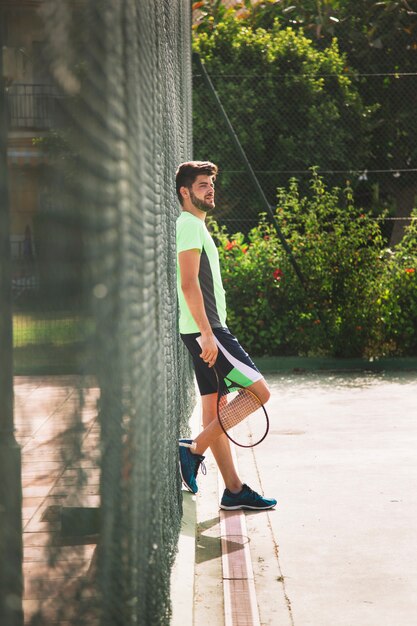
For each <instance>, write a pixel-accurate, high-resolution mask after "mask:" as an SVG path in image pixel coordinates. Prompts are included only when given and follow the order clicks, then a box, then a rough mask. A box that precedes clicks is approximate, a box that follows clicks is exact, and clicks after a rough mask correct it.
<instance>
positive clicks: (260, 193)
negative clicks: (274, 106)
mask: <svg viewBox="0 0 417 626" xmlns="http://www.w3.org/2000/svg"><path fill="white" fill-rule="evenodd" d="M193 57H194V60H195V62H196V63H197V66H198V68H199V69H200V71H201V75H202V77H203V79H204V82H205V83H206V85H207V87H208V89H209V91H210V92H211V94H212V95H213V98H214V100H215V102H216V104H217V108H218V109H219V112H220V114H221V116H222V118H223V120H224V122H225V124H226V127H227V130H228V132H229V135H230V139H231V140H232V142H233V145H234V146H235V148H236V151H237V153H238V155H239V157H240V159H241V161H242V163H243V165H244V166H245V169H246V171H247V173H248V175H249V178H250V179H251V181H252V183H253V185H254V187H255V189H256V191H257V193H258V196H259V198H260V200H261V202H262V204H263V206H264V208H265V209H266V211H267V213H269V217H270V218H271V220H272V223H273V225H274V228H275V230H276V231H277V235H278V238H279V240H280V241H281V243H282V246H283V248H284V250H285V252H286V253H287V254H288V256H289V259H290V261H291V265H292V266H293V268H294V271H295V273H296V274H297V277H298V279H299V281H300V283H301V284H302V285H303V287H304V288H306V285H307V283H306V280H305V278H304V276H303V274H302V272H301V269H300V266H299V265H298V263H297V261H296V260H295V258H294V255H293V253H292V250H291V248H290V246H289V245H288V243H287V240H286V239H285V237H284V234H283V232H282V230H281V228H280V227H279V224H278V221H277V218H276V217H275V213H274V211H273V209H272V207H271V205H270V204H269V202H268V199H267V197H266V195H265V193H264V190H263V189H262V187H261V185H260V183H259V180H258V178H257V176H256V174H255V172H254V171H253V168H252V166H251V164H250V162H249V159H248V157H247V156H246V153H245V151H244V149H243V148H242V144H241V143H240V141H239V138H238V136H237V135H236V133H235V129H234V128H233V126H232V123H231V121H230V119H229V116H228V115H227V113H226V111H225V109H224V107H223V104H222V102H221V100H220V98H219V96H218V93H217V91H216V90H215V88H214V85H213V83H212V81H211V78H210V76H209V75H208V73H207V70H206V68H205V67H204V63H203V62H202V61H201V59H200V57H199V55H198V54H196V53H194V54H193Z"/></svg>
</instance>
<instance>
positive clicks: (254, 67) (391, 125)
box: [193, 44, 417, 243]
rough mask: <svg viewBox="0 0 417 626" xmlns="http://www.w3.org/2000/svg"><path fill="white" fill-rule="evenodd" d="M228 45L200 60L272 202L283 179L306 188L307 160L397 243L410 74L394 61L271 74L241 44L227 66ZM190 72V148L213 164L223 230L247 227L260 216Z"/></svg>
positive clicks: (407, 158)
mask: <svg viewBox="0 0 417 626" xmlns="http://www.w3.org/2000/svg"><path fill="white" fill-rule="evenodd" d="M227 45H228V44H224V46H225V49H224V50H223V49H222V47H221V44H219V45H218V47H217V48H214V49H213V50H211V56H207V58H204V54H203V55H202V60H203V62H204V63H205V67H206V70H207V72H208V74H209V76H210V78H211V81H212V83H213V85H214V88H215V90H216V92H217V94H218V96H219V98H220V100H221V102H222V104H223V107H224V109H225V111H226V113H227V115H228V117H229V118H230V120H231V123H232V125H233V127H234V129H235V132H236V134H237V136H238V138H239V140H240V142H241V143H242V146H243V149H244V150H245V153H246V155H247V157H248V160H249V162H250V164H251V166H252V168H253V170H254V172H255V174H256V176H257V177H258V179H259V182H260V184H261V186H262V188H263V190H264V192H265V194H266V195H267V198H268V200H269V202H270V203H271V205H273V206H276V199H277V194H276V191H277V188H279V187H287V186H288V182H289V180H290V179H291V178H296V179H297V180H298V181H299V188H300V191H301V192H307V193H308V189H309V181H310V179H311V168H312V167H317V169H318V172H319V174H320V175H321V176H323V178H324V180H325V182H326V184H327V185H328V186H329V187H340V188H345V187H346V185H347V184H349V186H351V187H352V189H353V191H354V194H355V202H356V204H357V205H358V207H361V208H362V209H365V210H368V211H369V212H370V213H372V214H373V215H375V217H376V218H377V217H378V216H379V215H380V214H381V213H382V212H383V211H386V215H387V217H388V218H389V220H388V221H387V224H386V228H385V230H386V233H387V237H388V238H391V241H392V243H397V242H398V241H399V240H400V239H401V237H402V234H403V229H404V226H405V225H406V224H407V223H410V220H409V216H410V213H411V210H412V209H413V208H414V207H415V206H416V197H417V156H416V150H415V145H416V144H415V139H416V132H417V129H416V126H415V120H414V115H413V113H412V105H411V103H412V102H414V101H415V98H416V94H417V74H416V73H410V72H404V73H401V68H395V69H396V71H394V68H393V71H387V72H386V73H375V74H362V73H359V72H349V71H346V72H343V74H313V73H309V74H304V73H299V72H297V70H296V69H294V70H293V71H291V72H288V73H280V71H279V70H276V71H275V73H273V74H271V72H268V71H267V70H263V68H262V65H265V64H266V61H265V59H264V60H263V63H261V60H260V59H259V58H256V61H254V59H253V58H252V56H251V53H250V52H249V48H250V46H249V45H248V46H247V50H248V52H246V55H247V59H246V63H247V64H246V65H245V63H244V60H245V57H244V55H245V49H244V46H243V45H242V44H240V45H241V49H242V50H243V51H242V52H241V53H240V55H241V57H239V56H238V55H237V53H236V58H235V67H234V68H233V67H232V64H233V61H232V60H231V58H229V57H230V55H231V54H232V53H231V52H230V50H229V49H228V48H227V47H226V46H227ZM237 45H238V44H236V46H237ZM292 62H294V60H292ZM288 63H290V62H288ZM231 68H232V69H231ZM193 81H194V82H193V84H194V124H195V125H194V130H195V132H194V147H195V148H194V149H195V156H196V158H203V157H204V158H206V157H207V155H208V156H209V157H210V158H211V159H212V160H214V161H215V162H216V163H218V164H219V166H220V170H221V173H222V176H221V178H219V184H218V206H219V212H218V214H217V216H218V218H219V220H220V222H221V223H223V224H225V225H226V226H227V228H228V229H229V231H230V232H236V231H243V232H246V231H247V230H248V229H250V228H251V227H253V226H255V225H256V224H257V223H258V215H259V212H260V211H262V207H261V206H260V204H259V202H258V200H257V197H256V191H255V189H254V187H253V185H252V183H251V182H250V180H249V179H248V177H247V175H246V171H245V169H244V167H242V163H241V161H240V160H239V157H238V154H237V153H236V151H235V150H234V147H233V143H232V142H231V141H230V137H229V135H228V133H227V128H226V125H225V123H224V120H223V119H222V118H221V116H219V114H218V110H217V109H216V107H215V106H213V98H212V96H211V94H210V93H208V90H207V86H206V84H205V83H204V79H203V76H202V74H201V71H200V70H199V67H198V64H195V65H194V68H193ZM345 88H347V89H348V92H349V95H348V96H347V95H346V94H347V92H345V91H344V90H345ZM315 90H316V91H315ZM404 103H409V106H408V109H406V107H405V106H404ZM381 111H382V112H381ZM207 158H208V157H207Z"/></svg>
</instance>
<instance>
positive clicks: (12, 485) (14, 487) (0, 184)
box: [0, 29, 23, 626]
mask: <svg viewBox="0 0 417 626" xmlns="http://www.w3.org/2000/svg"><path fill="white" fill-rule="evenodd" d="M2 53H3V42H2V39H1V29H0V624H1V626H22V625H23V608H22V594H23V573H22V559H23V548H22V480H21V455H20V447H19V445H18V444H17V442H16V440H15V436H14V422H13V325H12V289H11V275H12V272H11V252H10V214H9V189H8V175H7V118H6V111H7V108H6V104H7V103H6V90H5V84H4V78H3V54H2Z"/></svg>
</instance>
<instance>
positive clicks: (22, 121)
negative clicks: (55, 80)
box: [7, 84, 62, 130]
mask: <svg viewBox="0 0 417 626" xmlns="http://www.w3.org/2000/svg"><path fill="white" fill-rule="evenodd" d="M61 100H62V96H60V94H59V93H58V91H57V89H56V88H55V86H54V85H47V84H43V85H34V84H26V85H25V84H19V85H11V87H9V89H8V92H7V106H8V116H9V128H11V129H16V128H27V129H37V130H44V129H45V130H47V129H50V128H53V127H56V126H57V124H58V122H59V119H60V117H61V115H60V114H61V107H60V101H61Z"/></svg>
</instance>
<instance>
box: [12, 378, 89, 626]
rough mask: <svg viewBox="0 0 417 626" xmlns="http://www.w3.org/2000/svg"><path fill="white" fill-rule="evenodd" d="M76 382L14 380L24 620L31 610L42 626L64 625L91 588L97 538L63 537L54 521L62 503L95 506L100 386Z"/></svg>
mask: <svg viewBox="0 0 417 626" xmlns="http://www.w3.org/2000/svg"><path fill="white" fill-rule="evenodd" d="M78 382H79V379H77V378H76V377H70V376H54V377H53V378H50V379H48V378H45V377H42V378H37V377H30V378H26V377H16V378H15V389H14V391H15V427H16V439H17V441H18V443H19V444H20V445H21V448H22V484H23V510H22V517H23V548H24V564H23V570H24V583H25V591H24V600H23V607H24V612H25V623H26V624H29V623H30V621H31V620H32V619H33V618H34V617H35V616H36V615H38V616H39V618H38V619H40V620H41V622H39V623H42V624H43V623H45V624H48V626H53V625H54V624H58V623H59V624H64V623H68V620H69V619H71V618H73V617H74V615H76V614H77V611H78V610H79V608H80V597H81V596H82V594H83V593H88V592H89V591H90V590H89V587H91V585H89V579H90V577H91V569H92V562H93V555H94V551H95V548H96V537H91V536H90V537H88V536H83V537H70V538H65V537H63V535H62V532H61V521H60V519H61V518H60V511H61V509H62V507H63V506H68V507H71V506H76V505H78V506H80V505H82V506H87V507H96V506H98V505H99V470H98V467H97V459H98V453H99V430H98V424H97V423H96V420H95V418H96V413H97V412H96V410H95V402H96V398H97V394H98V391H97V389H96V388H94V387H93V386H92V387H90V388H89V389H88V388H87V389H86V388H84V390H83V393H82V394H81V392H80V390H79V389H78ZM84 384H85V381H84ZM77 594H78V595H77ZM80 594H81V596H80ZM76 597H77V602H75V600H74V598H76ZM40 615H41V616H42V617H40ZM42 620H43V621H42ZM36 623H38V622H36Z"/></svg>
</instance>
